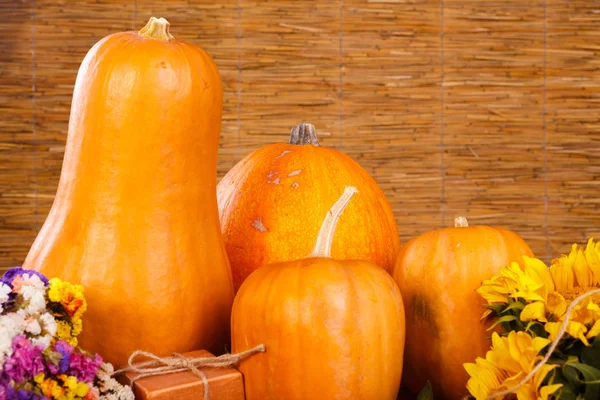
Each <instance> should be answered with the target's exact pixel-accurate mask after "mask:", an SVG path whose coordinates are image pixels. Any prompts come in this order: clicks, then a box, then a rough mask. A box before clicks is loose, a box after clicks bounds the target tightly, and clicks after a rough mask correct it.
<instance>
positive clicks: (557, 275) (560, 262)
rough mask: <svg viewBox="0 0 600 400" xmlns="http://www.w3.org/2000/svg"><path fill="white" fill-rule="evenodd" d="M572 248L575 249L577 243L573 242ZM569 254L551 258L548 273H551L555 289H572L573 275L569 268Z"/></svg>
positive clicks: (570, 263)
mask: <svg viewBox="0 0 600 400" xmlns="http://www.w3.org/2000/svg"><path fill="white" fill-rule="evenodd" d="M573 248H574V249H576V248H577V245H575V244H574V245H573ZM569 256H570V255H569ZM569 256H562V257H561V258H556V259H554V260H552V264H551V265H550V273H551V274H552V279H553V280H554V285H555V288H556V290H568V289H573V284H574V281H575V277H574V275H573V269H572V268H571V265H572V264H573V263H572V261H571V260H570V259H569Z"/></svg>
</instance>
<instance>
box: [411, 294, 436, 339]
mask: <svg viewBox="0 0 600 400" xmlns="http://www.w3.org/2000/svg"><path fill="white" fill-rule="evenodd" d="M412 310H413V313H414V315H415V318H416V319H417V320H421V321H423V322H424V323H425V324H426V325H427V327H428V330H429V332H430V333H431V334H432V335H433V336H435V337H439V335H440V332H439V327H438V326H437V322H436V315H435V314H436V312H435V310H434V309H433V307H432V306H431V302H430V300H429V299H428V298H427V296H425V295H423V294H420V293H415V294H414V296H413V304H412Z"/></svg>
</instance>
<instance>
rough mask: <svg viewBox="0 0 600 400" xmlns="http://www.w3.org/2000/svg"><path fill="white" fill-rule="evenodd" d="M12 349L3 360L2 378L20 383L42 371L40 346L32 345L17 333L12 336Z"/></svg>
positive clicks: (42, 363) (42, 360)
mask: <svg viewBox="0 0 600 400" xmlns="http://www.w3.org/2000/svg"><path fill="white" fill-rule="evenodd" d="M12 349H13V354H12V355H11V356H9V357H7V358H6V359H5V360H4V366H3V371H2V375H3V378H8V380H13V381H15V382H17V383H20V382H24V381H28V380H30V379H33V377H34V376H35V375H37V374H38V373H40V372H44V359H43V358H42V351H43V348H42V346H33V344H32V343H31V342H30V341H29V340H28V339H27V338H26V337H25V335H17V336H15V337H14V338H13V341H12Z"/></svg>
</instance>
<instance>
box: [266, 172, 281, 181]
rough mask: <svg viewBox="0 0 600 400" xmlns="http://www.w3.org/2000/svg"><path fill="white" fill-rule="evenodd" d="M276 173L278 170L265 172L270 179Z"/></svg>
mask: <svg viewBox="0 0 600 400" xmlns="http://www.w3.org/2000/svg"><path fill="white" fill-rule="evenodd" d="M278 173H279V171H269V173H268V174H267V179H271V178H272V177H274V176H275V175H277V174H278Z"/></svg>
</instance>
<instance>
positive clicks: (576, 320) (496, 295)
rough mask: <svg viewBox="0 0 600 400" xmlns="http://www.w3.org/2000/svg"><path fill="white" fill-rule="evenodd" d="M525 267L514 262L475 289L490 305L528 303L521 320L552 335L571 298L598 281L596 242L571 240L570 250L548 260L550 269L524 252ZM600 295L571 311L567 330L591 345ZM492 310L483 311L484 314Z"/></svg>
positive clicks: (598, 324) (599, 317) (599, 318)
mask: <svg viewBox="0 0 600 400" xmlns="http://www.w3.org/2000/svg"><path fill="white" fill-rule="evenodd" d="M523 262H524V266H523V268H521V267H520V266H519V264H517V263H512V264H511V265H509V266H507V267H504V268H502V269H501V270H500V273H499V275H497V276H495V277H493V278H492V279H490V280H487V281H484V282H483V284H482V286H481V287H480V288H479V289H478V290H477V292H478V293H479V294H480V295H481V296H482V297H483V298H484V299H486V300H487V302H488V303H489V304H498V303H508V298H509V297H510V298H513V299H522V300H525V302H526V303H527V304H526V305H525V306H524V308H523V310H522V311H521V314H520V320H521V321H538V322H541V323H543V324H544V329H545V330H546V332H548V334H549V338H550V340H552V339H554V338H555V337H556V334H557V333H558V331H559V329H560V325H561V324H562V321H563V320H564V318H565V314H566V311H567V307H568V305H569V303H570V302H571V301H572V300H573V299H574V298H576V297H577V296H579V295H581V294H583V293H585V292H587V291H589V290H591V288H595V287H598V286H600V242H599V243H594V240H593V239H590V240H589V241H588V243H587V246H585V248H583V247H580V246H577V245H576V244H574V245H573V247H572V248H571V252H570V253H569V254H568V255H563V256H562V257H560V258H557V259H554V260H552V263H551V266H550V268H548V267H547V266H546V264H544V263H543V262H542V261H541V260H538V259H535V258H530V257H527V256H524V260H523ZM598 304H600V296H598V295H597V296H590V297H588V298H586V299H584V300H583V301H582V302H581V303H579V304H578V305H577V306H576V307H575V308H574V309H573V312H572V314H571V316H570V319H569V322H568V325H567V333H568V334H569V335H570V336H572V337H574V338H577V339H579V340H581V341H582V342H583V343H584V344H585V345H586V346H589V341H588V340H589V339H591V338H593V337H595V336H597V335H598V334H600V307H599V306H598ZM490 312H491V310H488V311H486V313H485V314H484V317H485V316H487V315H489V314H490Z"/></svg>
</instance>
